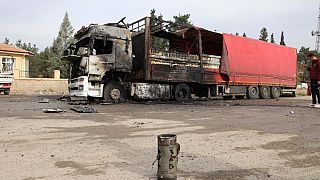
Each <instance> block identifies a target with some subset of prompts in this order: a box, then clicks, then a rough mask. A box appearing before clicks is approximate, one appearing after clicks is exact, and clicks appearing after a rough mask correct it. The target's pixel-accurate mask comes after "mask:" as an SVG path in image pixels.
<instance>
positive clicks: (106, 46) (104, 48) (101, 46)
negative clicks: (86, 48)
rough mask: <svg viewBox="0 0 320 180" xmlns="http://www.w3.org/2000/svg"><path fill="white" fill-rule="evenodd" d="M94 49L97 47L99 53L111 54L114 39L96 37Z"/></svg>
mask: <svg viewBox="0 0 320 180" xmlns="http://www.w3.org/2000/svg"><path fill="white" fill-rule="evenodd" d="M93 49H95V51H96V54H97V55H98V54H111V53H112V50H113V41H108V40H106V41H104V40H100V39H95V41H94V45H93Z"/></svg>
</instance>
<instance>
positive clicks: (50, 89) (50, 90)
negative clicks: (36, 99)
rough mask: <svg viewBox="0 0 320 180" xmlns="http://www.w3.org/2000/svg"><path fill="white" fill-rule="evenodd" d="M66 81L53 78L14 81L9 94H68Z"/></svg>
mask: <svg viewBox="0 0 320 180" xmlns="http://www.w3.org/2000/svg"><path fill="white" fill-rule="evenodd" d="M68 93H69V92H68V80H67V79H54V78H22V79H15V80H14V82H13V84H12V87H11V90H10V94H58V95H62V94H68Z"/></svg>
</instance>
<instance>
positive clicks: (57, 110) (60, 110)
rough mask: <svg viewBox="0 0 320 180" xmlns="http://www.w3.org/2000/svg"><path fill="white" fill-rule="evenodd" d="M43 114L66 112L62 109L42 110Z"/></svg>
mask: <svg viewBox="0 0 320 180" xmlns="http://www.w3.org/2000/svg"><path fill="white" fill-rule="evenodd" d="M42 111H43V112H45V113H61V112H66V111H65V110H63V109H59V108H58V109H42Z"/></svg>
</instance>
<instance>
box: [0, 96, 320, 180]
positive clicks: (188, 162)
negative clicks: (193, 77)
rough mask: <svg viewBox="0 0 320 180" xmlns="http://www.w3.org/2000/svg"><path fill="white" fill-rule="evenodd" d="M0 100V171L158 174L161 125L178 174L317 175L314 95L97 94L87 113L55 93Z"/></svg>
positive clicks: (48, 175)
mask: <svg viewBox="0 0 320 180" xmlns="http://www.w3.org/2000/svg"><path fill="white" fill-rule="evenodd" d="M44 98H48V99H49V100H50V101H49V103H38V101H41V100H42V99H44ZM0 102H1V104H0V107H1V108H0V152H1V153H0V179H24V180H35V179H68V180H69V179H119V180H120V179H121V180H122V179H137V180H140V179H146V180H148V179H157V178H156V172H157V166H152V162H153V161H154V160H155V158H156V155H157V135H159V134H162V133H174V134H177V141H178V142H179V143H180V145H181V151H180V154H179V163H178V179H182V180H185V179H186V180H187V179H188V180H192V179H277V180H278V179H280V180H281V179H306V180H311V179H314V180H316V179H320V118H319V116H320V109H317V108H310V107H309V106H308V105H309V104H310V102H311V100H310V97H296V98H281V99H279V100H273V99H269V100H246V99H244V100H231V101H223V100H212V101H194V102H187V103H175V102H161V103H156V102H135V103H124V104H115V105H99V104H93V105H91V107H93V108H95V109H96V110H97V113H93V114H81V113H77V112H73V111H71V110H70V108H71V107H72V105H69V104H68V103H67V102H64V101H58V100H57V99H56V97H54V96H11V95H10V96H0ZM43 108H61V109H64V110H66V112H64V113H44V112H42V109H43Z"/></svg>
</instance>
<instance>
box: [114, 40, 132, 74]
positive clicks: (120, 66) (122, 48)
mask: <svg viewBox="0 0 320 180" xmlns="http://www.w3.org/2000/svg"><path fill="white" fill-rule="evenodd" d="M114 44H115V59H116V62H115V66H116V70H117V71H124V72H130V71H131V68H132V48H131V41H130V40H129V39H117V40H115V43H114Z"/></svg>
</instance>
